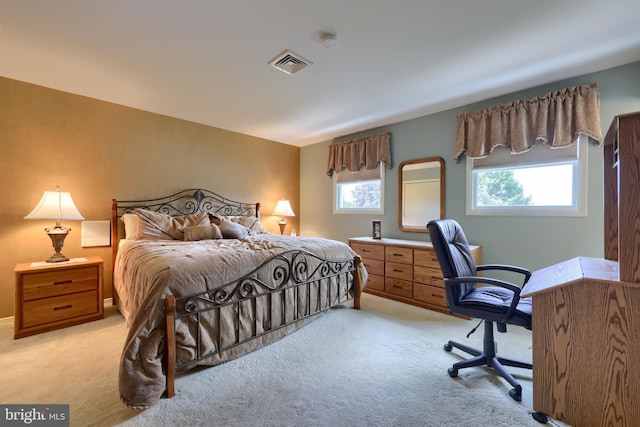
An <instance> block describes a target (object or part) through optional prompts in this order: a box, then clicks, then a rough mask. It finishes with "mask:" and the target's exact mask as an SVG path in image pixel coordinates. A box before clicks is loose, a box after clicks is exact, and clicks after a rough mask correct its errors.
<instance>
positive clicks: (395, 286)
mask: <svg viewBox="0 0 640 427" xmlns="http://www.w3.org/2000/svg"><path fill="white" fill-rule="evenodd" d="M393 287H394V288H396V289H404V288H403V287H402V286H398V285H393Z"/></svg>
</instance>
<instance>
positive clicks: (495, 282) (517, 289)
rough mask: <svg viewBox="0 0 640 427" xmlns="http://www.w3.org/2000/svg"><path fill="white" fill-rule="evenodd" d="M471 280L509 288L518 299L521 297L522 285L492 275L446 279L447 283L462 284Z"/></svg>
mask: <svg viewBox="0 0 640 427" xmlns="http://www.w3.org/2000/svg"><path fill="white" fill-rule="evenodd" d="M470 282H473V283H484V284H485V285H494V286H499V287H501V288H505V289H509V290H510V291H511V292H513V293H514V294H515V295H516V296H517V297H518V299H520V292H521V289H520V287H519V286H517V285H514V284H513V283H510V282H506V281H504V280H499V279H493V278H491V277H482V276H463V277H455V278H450V279H445V285H446V284H448V283H451V284H462V283H470Z"/></svg>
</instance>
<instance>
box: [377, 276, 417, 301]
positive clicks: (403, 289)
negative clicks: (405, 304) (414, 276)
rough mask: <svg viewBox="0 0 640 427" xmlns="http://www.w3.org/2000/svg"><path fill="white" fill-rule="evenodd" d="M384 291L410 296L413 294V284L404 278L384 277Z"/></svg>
mask: <svg viewBox="0 0 640 427" xmlns="http://www.w3.org/2000/svg"><path fill="white" fill-rule="evenodd" d="M384 291H385V292H387V293H390V294H393V295H399V296H401V297H405V298H411V297H412V296H413V284H412V283H411V282H407V281H406V280H399V279H394V278H392V277H386V278H385V279H384Z"/></svg>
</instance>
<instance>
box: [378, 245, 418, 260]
mask: <svg viewBox="0 0 640 427" xmlns="http://www.w3.org/2000/svg"><path fill="white" fill-rule="evenodd" d="M384 259H385V261H390V262H400V263H403V264H413V249H411V248H402V247H399V246H387V247H386V248H385V249H384Z"/></svg>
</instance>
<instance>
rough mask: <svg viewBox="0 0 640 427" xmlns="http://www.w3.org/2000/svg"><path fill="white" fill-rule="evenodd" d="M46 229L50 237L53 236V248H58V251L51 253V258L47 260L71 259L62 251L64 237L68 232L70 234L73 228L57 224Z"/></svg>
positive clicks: (62, 260)
mask: <svg viewBox="0 0 640 427" xmlns="http://www.w3.org/2000/svg"><path fill="white" fill-rule="evenodd" d="M44 231H46V232H47V234H48V235H49V237H50V238H51V243H52V244H53V249H55V250H56V253H55V254H53V255H51V258H49V259H48V260H47V262H64V261H69V258H67V257H66V256H64V255H62V254H61V253H60V251H61V250H62V246H64V239H65V238H66V237H67V234H69V232H70V231H71V229H70V228H67V227H62V226H60V225H56V226H55V227H53V228H45V229H44Z"/></svg>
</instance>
